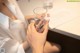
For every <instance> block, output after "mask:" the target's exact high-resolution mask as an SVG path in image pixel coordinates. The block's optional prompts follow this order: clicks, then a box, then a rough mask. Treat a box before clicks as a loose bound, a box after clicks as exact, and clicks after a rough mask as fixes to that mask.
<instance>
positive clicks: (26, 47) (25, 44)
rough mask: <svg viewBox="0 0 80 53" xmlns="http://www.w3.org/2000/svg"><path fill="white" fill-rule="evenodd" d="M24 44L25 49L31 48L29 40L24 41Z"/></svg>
mask: <svg viewBox="0 0 80 53" xmlns="http://www.w3.org/2000/svg"><path fill="white" fill-rule="evenodd" d="M22 45H23V48H24V50H26V49H28V48H29V44H28V42H27V41H24V42H23V43H22Z"/></svg>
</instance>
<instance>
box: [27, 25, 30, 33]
mask: <svg viewBox="0 0 80 53" xmlns="http://www.w3.org/2000/svg"><path fill="white" fill-rule="evenodd" d="M27 31H28V32H29V33H31V27H30V24H29V25H28V28H27Z"/></svg>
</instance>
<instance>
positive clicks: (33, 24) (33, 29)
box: [30, 21, 37, 32]
mask: <svg viewBox="0 0 80 53" xmlns="http://www.w3.org/2000/svg"><path fill="white" fill-rule="evenodd" d="M30 28H31V31H32V32H37V31H36V28H35V21H34V22H31V24H30Z"/></svg>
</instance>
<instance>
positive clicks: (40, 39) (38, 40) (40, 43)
mask: <svg viewBox="0 0 80 53" xmlns="http://www.w3.org/2000/svg"><path fill="white" fill-rule="evenodd" d="M34 24H35V22H32V23H30V24H29V26H28V29H27V41H28V43H29V44H30V46H31V48H32V50H33V53H43V47H44V44H45V41H46V36H47V32H48V21H46V23H45V25H44V26H43V32H42V33H39V32H37V31H36V28H35V26H34Z"/></svg>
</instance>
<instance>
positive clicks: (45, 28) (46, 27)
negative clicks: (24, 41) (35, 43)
mask: <svg viewBox="0 0 80 53" xmlns="http://www.w3.org/2000/svg"><path fill="white" fill-rule="evenodd" d="M48 25H49V22H48V21H46V24H45V25H44V27H43V28H44V31H43V33H44V34H45V33H47V32H48Z"/></svg>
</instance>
